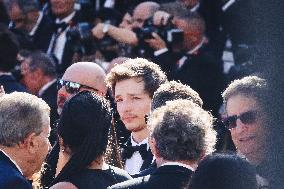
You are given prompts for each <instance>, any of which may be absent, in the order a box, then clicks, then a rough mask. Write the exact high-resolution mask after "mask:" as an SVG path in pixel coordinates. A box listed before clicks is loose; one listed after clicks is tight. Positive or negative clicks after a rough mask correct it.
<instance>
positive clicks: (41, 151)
mask: <svg viewBox="0 0 284 189" xmlns="http://www.w3.org/2000/svg"><path fill="white" fill-rule="evenodd" d="M49 120H50V119H49V115H48V114H47V113H44V114H43V115H42V128H43V129H42V132H41V133H40V134H39V135H37V136H35V138H34V140H35V142H36V143H35V144H37V145H36V146H34V147H35V148H36V149H35V154H34V156H33V158H34V161H31V163H32V164H31V166H32V167H33V168H34V170H33V173H36V172H38V171H39V170H40V169H41V166H42V163H43V162H44V160H45V158H46V156H47V153H48V151H49V150H50V149H51V145H50V142H49V139H48V137H49V134H50V121H49Z"/></svg>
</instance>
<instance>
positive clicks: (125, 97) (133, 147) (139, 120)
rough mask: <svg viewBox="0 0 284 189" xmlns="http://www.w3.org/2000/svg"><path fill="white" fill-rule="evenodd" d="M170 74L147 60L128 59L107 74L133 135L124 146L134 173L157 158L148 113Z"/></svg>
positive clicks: (123, 151)
mask: <svg viewBox="0 0 284 189" xmlns="http://www.w3.org/2000/svg"><path fill="white" fill-rule="evenodd" d="M166 80H167V79H166V76H165V74H164V72H162V71H161V69H160V67H159V66H158V65H156V64H154V63H152V62H149V61H148V60H146V59H142V58H136V59H129V60H126V61H125V62H124V63H123V64H120V65H117V66H115V67H114V68H112V69H111V71H110V72H109V73H108V74H107V77H106V83H107V85H108V86H109V87H110V88H111V89H112V93H113V96H114V99H115V101H116V104H117V111H118V113H119V115H120V118H121V120H122V122H123V123H124V125H125V127H126V129H127V130H129V131H131V136H130V138H129V139H128V141H127V142H126V144H125V146H124V147H123V149H122V159H123V160H124V161H125V170H126V171H127V172H128V173H129V174H131V175H133V174H137V173H138V172H139V171H141V170H143V169H146V168H148V167H149V166H150V164H151V163H152V161H153V155H152V153H151V151H150V148H149V143H148V128H147V127H146V121H145V116H147V115H148V114H149V113H150V105H151V99H152V97H153V94H154V92H155V90H156V89H157V88H158V87H159V86H160V85H161V84H162V83H164V82H166Z"/></svg>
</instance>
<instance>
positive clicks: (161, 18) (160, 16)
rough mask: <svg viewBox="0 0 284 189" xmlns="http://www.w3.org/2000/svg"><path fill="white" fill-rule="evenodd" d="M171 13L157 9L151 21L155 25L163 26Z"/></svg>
mask: <svg viewBox="0 0 284 189" xmlns="http://www.w3.org/2000/svg"><path fill="white" fill-rule="evenodd" d="M170 17H171V15H170V14H169V13H167V12H165V11H157V12H155V14H154V16H153V23H154V25H156V26H165V25H167V24H168V21H169V18H170Z"/></svg>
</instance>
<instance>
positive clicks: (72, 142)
mask: <svg viewBox="0 0 284 189" xmlns="http://www.w3.org/2000/svg"><path fill="white" fill-rule="evenodd" d="M111 124H112V116H111V112H110V107H109V103H108V102H107V101H106V99H105V98H103V97H100V96H97V95H96V94H95V93H93V92H90V91H82V92H80V93H78V94H76V95H75V96H74V97H72V98H71V99H70V100H68V101H66V102H65V104H64V107H63V110H62V114H61V117H60V119H59V124H58V135H59V136H60V137H61V138H62V139H63V142H64V144H65V145H66V146H67V147H69V148H70V149H71V152H72V157H71V159H70V160H69V161H68V162H67V164H66V165H65V166H64V167H63V169H62V170H61V172H60V173H59V175H58V176H57V177H56V178H55V179H54V181H53V182H52V185H53V184H55V183H58V182H61V181H64V180H65V179H66V178H68V177H69V176H71V175H72V174H74V173H78V172H79V171H81V170H82V169H84V168H86V167H87V166H89V165H90V164H91V162H92V161H94V160H96V159H97V158H98V157H100V156H102V155H104V153H105V150H106V147H107V144H108V132H109V129H110V126H111Z"/></svg>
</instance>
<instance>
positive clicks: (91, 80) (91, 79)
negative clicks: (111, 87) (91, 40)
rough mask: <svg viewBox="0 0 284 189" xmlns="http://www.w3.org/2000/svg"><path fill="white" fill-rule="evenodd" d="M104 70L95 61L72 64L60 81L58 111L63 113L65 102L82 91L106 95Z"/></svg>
mask: <svg viewBox="0 0 284 189" xmlns="http://www.w3.org/2000/svg"><path fill="white" fill-rule="evenodd" d="M105 76H106V74H105V72H104V70H103V69H102V68H101V67H100V66H99V65H97V64H96V63H93V62H78V63H75V64H72V65H71V66H70V67H68V68H67V70H66V71H65V73H64V75H63V77H62V79H60V80H59V81H58V89H59V90H58V93H57V112H58V114H60V113H61V111H62V108H63V105H64V102H65V101H66V100H68V99H69V98H71V97H72V96H74V95H75V94H77V93H78V92H80V91H83V90H88V91H94V92H96V93H97V94H99V95H102V96H104V95H105V94H106V91H107V88H106V85H105V83H104V79H105Z"/></svg>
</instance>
